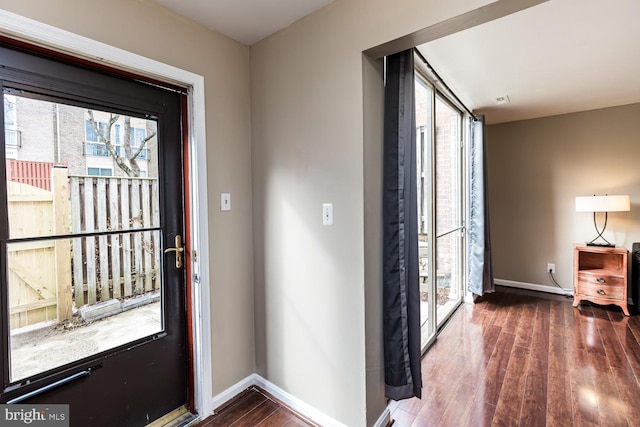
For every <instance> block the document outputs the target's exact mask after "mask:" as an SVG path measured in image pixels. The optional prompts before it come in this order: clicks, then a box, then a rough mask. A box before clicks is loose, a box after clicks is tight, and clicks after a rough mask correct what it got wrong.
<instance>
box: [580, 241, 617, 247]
mask: <svg viewBox="0 0 640 427" xmlns="http://www.w3.org/2000/svg"><path fill="white" fill-rule="evenodd" d="M587 246H599V247H601V248H615V247H616V245H615V244H614V243H593V242H587Z"/></svg>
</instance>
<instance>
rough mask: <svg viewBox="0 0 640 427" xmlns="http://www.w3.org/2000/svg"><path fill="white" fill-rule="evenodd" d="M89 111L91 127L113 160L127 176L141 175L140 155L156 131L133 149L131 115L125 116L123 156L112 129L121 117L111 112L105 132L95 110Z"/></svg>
mask: <svg viewBox="0 0 640 427" xmlns="http://www.w3.org/2000/svg"><path fill="white" fill-rule="evenodd" d="M88 112H89V123H90V124H91V128H92V129H93V131H94V132H95V133H96V135H97V136H98V140H99V141H100V142H102V143H103V144H104V145H105V147H106V148H107V151H108V152H109V154H110V155H111V157H113V160H114V161H115V162H116V164H117V165H118V167H119V168H120V169H122V170H123V171H124V173H126V174H127V176H134V177H137V176H140V166H139V165H138V156H140V153H142V150H144V149H145V146H146V144H147V142H148V141H149V140H150V139H152V138H153V137H155V136H156V132H152V133H151V134H150V135H149V136H147V137H146V138H144V139H143V140H142V141H140V145H139V146H138V147H135V150H132V147H131V129H132V128H131V117H129V116H125V117H124V126H123V127H124V129H123V138H122V148H123V150H124V154H125V156H124V157H122V156H120V155H119V154H118V151H117V150H116V147H115V146H114V145H113V143H112V142H111V133H112V132H111V129H112V128H113V126H114V125H115V124H116V122H117V121H118V120H119V119H120V116H119V115H114V114H111V115H110V117H109V123H107V129H106V132H103V130H102V129H100V126H99V124H98V122H96V120H95V118H94V116H93V111H92V110H88ZM127 162H128V164H127Z"/></svg>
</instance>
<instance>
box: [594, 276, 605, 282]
mask: <svg viewBox="0 0 640 427" xmlns="http://www.w3.org/2000/svg"><path fill="white" fill-rule="evenodd" d="M596 281H597V282H598V283H604V282H605V280H604V277H598V278H597V279H596Z"/></svg>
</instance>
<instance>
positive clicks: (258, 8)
mask: <svg viewBox="0 0 640 427" xmlns="http://www.w3.org/2000/svg"><path fill="white" fill-rule="evenodd" d="M155 1H157V2H158V3H160V4H162V5H164V6H166V7H168V8H169V9H172V10H174V11H175V12H177V13H179V14H180V15H183V16H186V17H188V18H190V19H193V20H195V21H196V22H199V23H201V24H202V25H204V26H205V27H207V28H209V29H212V30H215V31H218V32H220V33H222V34H225V35H227V36H228V37H230V38H232V39H234V40H236V41H239V42H240V43H243V44H245V45H248V46H250V45H252V44H255V43H257V42H258V41H260V40H262V39H264V38H265V37H267V36H269V35H271V34H273V33H275V32H277V31H279V30H281V29H283V28H286V27H288V26H289V25H291V24H292V23H293V22H295V21H297V20H299V19H301V18H303V17H304V16H307V15H309V14H311V13H313V12H315V11H316V10H318V9H321V8H322V7H324V6H326V5H328V4H330V3H332V2H333V0H155ZM639 19H640V0H550V1H547V2H545V3H542V4H539V5H537V6H534V7H531V8H529V9H526V10H523V11H521V12H518V13H515V14H512V15H509V16H506V17H504V18H500V19H497V20H494V21H491V22H489V23H486V24H482V25H479V26H477V27H473V28H470V29H468V30H465V31H462V32H459V33H455V34H453V35H450V36H447V37H443V38H441V39H438V40H435V41H432V42H430V43H427V44H424V45H422V46H419V49H420V51H421V53H422V54H423V55H424V56H425V58H426V59H427V60H428V61H429V62H430V63H431V65H432V66H433V67H434V68H435V69H436V71H437V72H438V74H440V76H441V77H442V79H443V80H444V81H445V82H446V83H447V84H448V85H449V86H450V87H451V88H452V89H453V91H454V92H455V93H456V94H457V95H458V97H459V98H460V99H461V100H462V101H463V102H464V103H465V104H466V105H467V106H468V107H469V108H471V109H473V110H475V111H478V112H479V113H482V114H485V115H486V117H487V122H488V123H501V122H507V121H514V120H522V119H529V118H534V117H543V116H550V115H556V114H563V113H570V112H576V111H585V110H591V109H596V108H604V107H610V106H614V105H624V104H631V103H635V102H640V24H639V21H638V20H639ZM500 96H508V97H509V99H510V102H509V103H507V104H502V105H498V104H497V103H496V102H495V99H496V98H497V97H500Z"/></svg>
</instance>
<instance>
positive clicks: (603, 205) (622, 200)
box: [576, 196, 631, 212]
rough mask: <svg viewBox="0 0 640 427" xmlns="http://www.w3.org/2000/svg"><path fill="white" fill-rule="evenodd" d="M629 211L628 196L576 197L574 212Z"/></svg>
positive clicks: (629, 202) (629, 201)
mask: <svg viewBox="0 0 640 427" xmlns="http://www.w3.org/2000/svg"><path fill="white" fill-rule="evenodd" d="M630 210H631V200H630V199H629V196H585V197H576V212H626V211H630Z"/></svg>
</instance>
